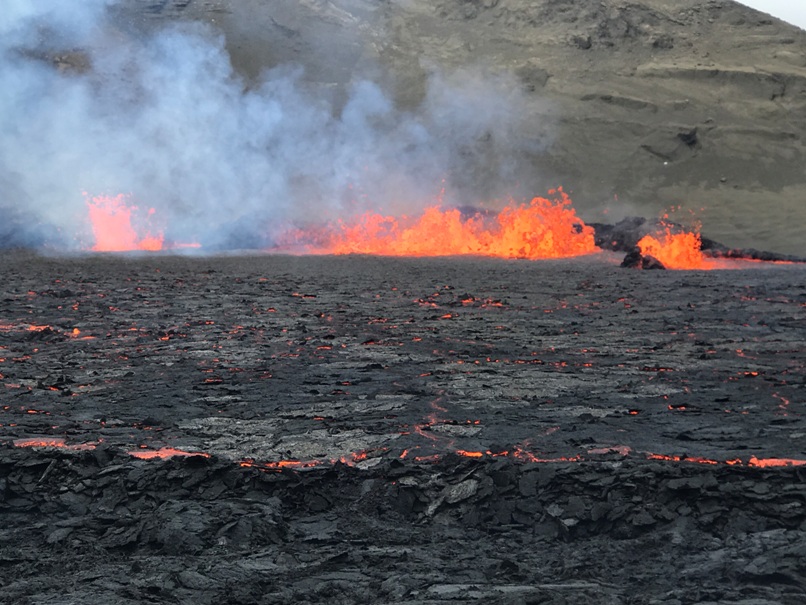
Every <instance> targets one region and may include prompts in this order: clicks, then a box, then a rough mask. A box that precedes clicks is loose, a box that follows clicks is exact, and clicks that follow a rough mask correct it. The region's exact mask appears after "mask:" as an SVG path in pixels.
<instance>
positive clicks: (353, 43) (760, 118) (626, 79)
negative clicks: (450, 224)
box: [124, 0, 806, 254]
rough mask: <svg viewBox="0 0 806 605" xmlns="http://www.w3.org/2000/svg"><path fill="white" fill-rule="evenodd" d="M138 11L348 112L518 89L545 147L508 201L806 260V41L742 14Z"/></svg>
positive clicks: (620, 6) (371, 8)
mask: <svg viewBox="0 0 806 605" xmlns="http://www.w3.org/2000/svg"><path fill="white" fill-rule="evenodd" d="M124 4H125V7H124V8H125V14H126V15H127V17H128V19H129V22H133V21H134V22H137V23H140V24H142V25H145V26H147V27H152V26H154V25H155V24H157V23H163V22H165V21H170V20H173V19H177V18H192V19H201V20H204V21H207V22H209V23H210V24H212V25H213V26H215V27H217V28H220V29H221V30H222V31H223V32H224V33H225V35H226V46H227V49H228V51H229V52H230V54H231V57H232V61H233V65H234V66H235V67H236V69H237V70H238V71H240V72H241V73H243V74H245V75H246V76H248V77H249V78H251V79H256V78H258V76H259V74H260V73H261V72H262V71H263V70H265V69H266V68H268V67H273V66H276V65H279V64H286V63H295V64H301V65H303V66H304V67H305V69H306V78H307V80H308V81H310V82H311V83H312V84H315V85H319V86H321V87H322V90H327V91H330V92H331V93H332V94H334V95H335V96H336V98H338V96H339V95H342V96H343V95H344V94H346V93H345V91H346V90H347V88H348V87H349V84H350V83H351V82H355V81H356V80H359V79H362V78H370V79H373V80H376V81H378V82H381V83H382V84H383V85H384V86H385V87H386V88H387V89H388V90H390V91H391V92H392V94H394V97H395V99H396V102H397V103H398V104H399V105H400V106H401V107H406V108H411V109H415V110H416V108H417V106H418V104H419V103H420V102H421V101H422V99H423V95H424V91H425V86H426V82H427V80H428V77H429V75H430V74H432V73H434V72H436V71H440V72H446V73H451V72H453V71H455V70H460V69H467V68H472V69H480V70H485V71H487V72H490V71H492V72H495V73H506V74H511V75H513V76H514V77H515V78H516V80H517V82H518V83H519V84H520V85H521V87H522V89H523V91H525V93H526V99H527V102H526V104H525V105H524V106H522V107H521V109H520V111H523V112H524V118H525V124H524V126H523V129H522V133H521V134H522V135H523V137H524V138H525V139H526V140H527V142H530V143H532V144H531V145H525V146H523V149H526V151H519V153H518V154H517V158H516V159H515V160H514V161H516V162H518V163H520V164H521V166H520V168H521V169H520V170H519V175H521V176H519V179H518V182H517V183H515V182H513V183H511V184H510V185H511V186H510V187H509V189H510V191H509V192H513V193H522V194H528V193H535V194H536V193H539V192H541V190H544V189H545V188H547V187H550V186H555V185H557V184H562V185H563V186H564V187H565V188H566V190H568V191H570V192H571V194H572V197H573V198H574V201H575V203H576V205H577V207H578V208H580V210H581V212H582V214H583V216H584V217H585V218H587V219H588V220H602V219H603V218H606V219H608V220H613V219H618V218H621V217H622V216H623V215H626V214H642V215H647V216H656V215H657V214H658V213H659V212H661V211H663V210H664V209H667V208H670V207H673V206H682V207H683V208H684V209H691V210H693V211H694V212H695V213H696V215H697V217H699V218H700V219H702V221H703V223H704V231H705V232H706V233H707V234H708V235H709V236H710V237H713V238H715V239H717V240H720V241H725V242H727V243H729V244H730V245H734V246H755V247H758V248H768V249H773V250H775V251H778V252H784V253H790V254H804V253H806V244H804V243H803V242H804V240H803V238H802V237H801V232H802V229H803V225H804V224H806V205H804V203H803V201H802V200H803V198H804V196H805V195H806V174H805V173H804V142H803V138H804V128H805V127H804V122H803V121H802V119H801V117H802V116H803V115H804V108H806V32H804V31H802V30H800V29H798V28H796V27H794V26H791V25H789V24H787V23H784V22H782V21H779V20H776V19H774V18H772V17H769V16H767V15H764V14H762V13H759V12H757V11H754V10H753V9H750V8H748V7H745V6H743V5H740V4H738V3H736V2H731V1H729V0H710V1H708V2H701V1H699V0H675V1H674V2H672V1H668V0H643V1H641V2H627V1H624V0H581V1H580V0H573V1H572V0H540V1H531V0H530V1H525V0H436V1H434V0H405V1H394V2H371V1H365V0H333V1H321V0H303V1H293V2H291V1H272V2H268V1H265V0H238V1H237V2H233V1H229V0H211V1H208V2H200V1H196V2H188V1H187V0H163V1H161V2H153V1H151V0H149V1H148V2H146V1H145V0H127V2H126V3H124ZM485 144H489V141H480V145H485ZM493 147H494V146H493ZM494 149H496V148H495V147H494ZM529 150H531V151H529ZM496 152H500V149H499V150H497V151H496ZM510 160H512V158H510ZM484 184H485V182H484V171H483V170H481V171H480V174H479V186H480V188H481V190H484ZM506 188H507V184H506V183H504V184H503V186H502V184H501V183H495V187H488V188H487V189H488V190H489V191H485V193H489V194H491V195H492V194H497V195H501V193H502V189H506ZM509 192H507V193H509ZM474 201H477V200H474Z"/></svg>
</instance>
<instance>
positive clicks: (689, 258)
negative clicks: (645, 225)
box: [638, 227, 713, 269]
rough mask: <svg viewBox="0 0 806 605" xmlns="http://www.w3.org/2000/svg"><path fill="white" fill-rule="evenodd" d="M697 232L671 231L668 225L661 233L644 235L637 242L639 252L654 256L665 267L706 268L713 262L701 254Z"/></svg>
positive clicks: (700, 243) (700, 241) (700, 244)
mask: <svg viewBox="0 0 806 605" xmlns="http://www.w3.org/2000/svg"><path fill="white" fill-rule="evenodd" d="M701 246H702V240H701V238H700V234H699V233H694V232H684V233H672V231H671V229H670V228H669V227H666V230H665V231H664V232H662V233H659V234H656V235H646V236H644V237H643V238H641V240H640V241H639V242H638V247H639V248H641V253H642V254H644V255H649V256H654V257H655V258H657V259H658V260H659V261H660V262H661V263H663V265H664V266H665V267H666V268H667V269H708V268H710V266H711V265H712V264H713V261H712V262H709V261H708V259H706V258H705V255H703V253H702V250H701Z"/></svg>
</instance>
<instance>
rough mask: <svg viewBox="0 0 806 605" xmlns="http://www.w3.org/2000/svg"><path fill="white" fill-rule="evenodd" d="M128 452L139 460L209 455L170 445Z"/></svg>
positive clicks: (206, 456)
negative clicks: (156, 448)
mask: <svg viewBox="0 0 806 605" xmlns="http://www.w3.org/2000/svg"><path fill="white" fill-rule="evenodd" d="M128 454H129V455H130V456H133V457H134V458H140V459H141V460H153V459H154V458H173V457H174V456H203V457H205V458H209V457H210V454H205V453H204V452H186V451H184V450H178V449H175V448H172V447H162V448H160V449H158V450H146V449H143V450H134V451H131V452H128Z"/></svg>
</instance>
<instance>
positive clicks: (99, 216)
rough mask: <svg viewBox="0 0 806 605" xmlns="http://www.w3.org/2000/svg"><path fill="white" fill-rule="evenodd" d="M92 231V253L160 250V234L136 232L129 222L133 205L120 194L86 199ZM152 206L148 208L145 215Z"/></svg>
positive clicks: (151, 210) (161, 237)
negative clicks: (141, 234) (139, 233)
mask: <svg viewBox="0 0 806 605" xmlns="http://www.w3.org/2000/svg"><path fill="white" fill-rule="evenodd" d="M87 210H88V211H89V217H90V222H91V224H92V233H93V235H94V236H95V245H93V247H92V250H93V251H94V252H128V251H131V250H148V251H155V250H162V244H163V236H162V234H161V233H160V234H158V235H151V234H146V235H143V236H140V235H138V233H137V231H136V230H135V228H134V226H133V225H132V211H134V210H137V207H136V206H129V205H127V204H126V201H125V196H124V195H117V196H115V197H109V196H96V197H93V198H91V199H88V200H87ZM153 214H154V209H153V208H152V209H149V211H148V215H149V217H150V216H151V215H153Z"/></svg>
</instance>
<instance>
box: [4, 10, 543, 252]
mask: <svg viewBox="0 0 806 605" xmlns="http://www.w3.org/2000/svg"><path fill="white" fill-rule="evenodd" d="M112 4H114V0H84V1H83V2H80V3H73V2H71V3H66V2H63V0H12V1H11V3H10V6H6V7H4V9H3V11H0V225H3V226H0V245H6V246H8V245H28V246H43V245H47V246H53V247H55V248H58V249H71V248H80V247H86V242H87V239H88V238H89V237H90V233H89V225H88V223H87V209H86V204H85V195H86V194H90V195H97V194H109V195H113V194H118V193H127V194H130V195H131V196H132V199H133V200H134V202H135V203H136V204H138V205H140V206H141V207H144V208H154V209H155V213H154V216H156V217H158V220H161V221H162V222H163V223H164V224H163V227H164V228H165V229H166V237H167V238H169V239H173V240H175V241H182V240H198V241H201V242H202V243H203V244H204V245H205V246H206V247H208V248H216V247H247V246H266V245H269V244H270V243H271V241H272V238H273V237H274V236H275V235H276V234H277V233H279V232H281V231H283V230H284V229H286V228H287V227H288V226H289V225H291V224H295V223H299V222H301V221H305V220H310V219H312V218H315V219H317V220H323V219H331V218H336V217H345V216H349V215H352V214H354V213H357V212H361V211H365V210H368V209H373V210H378V209H380V210H384V211H388V212H395V213H398V212H415V211H417V210H419V209H421V208H422V207H423V206H424V205H426V204H431V203H433V202H434V200H435V196H436V195H437V193H438V192H439V191H440V189H441V188H442V187H443V184H444V186H445V187H446V199H445V202H446V203H452V202H453V203H457V204H459V203H465V204H468V203H470V204H472V203H478V202H479V201H480V200H478V199H476V198H474V195H478V191H479V190H480V182H479V180H480V178H483V181H484V182H483V183H481V184H483V185H485V187H486V189H485V190H484V192H485V194H488V193H489V192H490V191H491V190H492V189H495V188H496V186H497V185H499V184H501V183H510V184H511V183H512V182H514V179H515V178H516V177H517V173H518V170H519V169H520V167H519V165H518V161H517V160H516V159H514V158H516V157H517V155H518V154H519V153H520V152H521V151H523V149H524V145H525V142H524V140H523V139H522V137H521V136H520V134H519V132H520V120H521V116H522V115H524V113H523V111H522V109H523V106H522V99H521V97H520V93H519V89H518V87H517V86H516V85H515V84H514V83H513V82H512V81H510V80H509V79H507V78H506V77H493V76H483V75H479V74H471V73H463V74H458V75H454V77H442V76H434V77H433V78H432V79H431V81H430V83H429V88H428V92H427V95H426V98H425V100H424V101H423V103H422V105H421V107H419V108H418V110H417V111H416V112H403V111H400V110H399V109H397V108H396V107H395V105H394V103H393V101H392V100H391V99H390V98H389V97H388V96H387V95H386V94H385V93H384V92H383V91H382V90H381V89H380V88H379V87H378V86H377V85H376V84H373V83H372V82H368V81H363V82H357V83H355V84H354V85H353V86H352V88H351V92H350V96H349V99H348V100H347V102H346V104H345V105H344V106H343V107H341V108H338V110H336V109H334V107H333V106H332V104H330V103H329V102H327V101H326V100H324V99H323V98H320V96H319V95H317V94H316V93H315V92H312V89H311V87H310V86H307V85H304V84H303V83H302V78H301V76H302V72H301V70H300V69H299V68H295V67H293V66H288V67H280V68H276V69H273V70H271V71H268V72H266V73H265V74H264V75H263V77H262V79H261V81H260V82H259V83H258V84H256V85H253V84H250V85H247V84H246V83H245V82H244V81H243V79H242V78H240V77H239V76H238V75H237V74H236V73H234V71H233V69H232V67H231V64H230V60H229V56H228V55H227V53H226V51H225V48H224V40H223V37H222V36H221V35H220V34H219V33H217V32H215V31H213V30H212V29H210V28H208V27H206V26H203V25H201V24H193V23H181V24H175V25H172V26H166V27H165V28H162V29H161V30H160V31H158V32H157V33H151V34H148V35H142V36H134V35H131V34H130V33H124V32H123V31H122V30H121V29H120V28H117V27H115V23H114V19H113V18H112V17H110V10H109V9H110V7H111V5H112ZM65 57H67V58H66V59H65ZM532 151H533V150H532ZM482 169H483V170H482ZM480 175H481V177H480ZM474 192H476V193H474ZM506 193H508V192H505V191H500V192H499V195H505V194H506Z"/></svg>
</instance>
